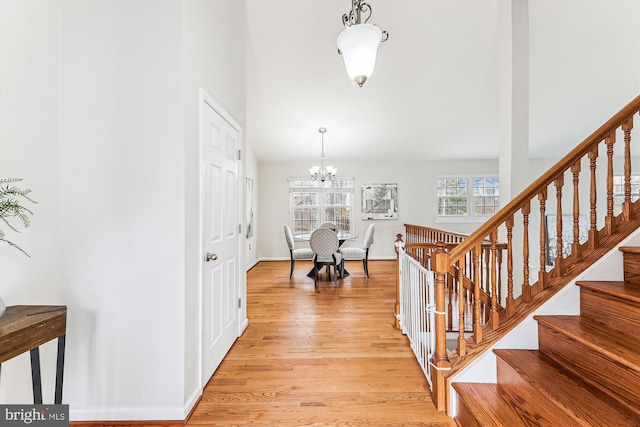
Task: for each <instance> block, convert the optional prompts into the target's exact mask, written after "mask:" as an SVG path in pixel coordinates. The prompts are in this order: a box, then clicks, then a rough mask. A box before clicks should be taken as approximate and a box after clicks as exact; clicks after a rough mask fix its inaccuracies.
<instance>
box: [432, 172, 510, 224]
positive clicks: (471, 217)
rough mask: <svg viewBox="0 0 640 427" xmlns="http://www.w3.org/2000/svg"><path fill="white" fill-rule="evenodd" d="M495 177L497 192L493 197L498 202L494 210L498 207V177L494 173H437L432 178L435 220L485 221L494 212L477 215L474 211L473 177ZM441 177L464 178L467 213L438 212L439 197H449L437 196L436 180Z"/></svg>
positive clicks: (449, 221) (442, 221) (448, 221)
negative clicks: (442, 213) (443, 213)
mask: <svg viewBox="0 0 640 427" xmlns="http://www.w3.org/2000/svg"><path fill="white" fill-rule="evenodd" d="M487 178H491V179H495V180H497V181H498V185H497V189H498V194H497V195H495V197H497V198H498V203H497V205H496V212H497V211H498V210H499V209H500V177H499V176H497V175H495V174H472V175H437V176H436V178H435V180H434V196H435V222H436V223H475V222H478V223H480V222H485V221H486V220H487V219H489V218H491V216H493V215H494V214H495V213H492V214H487V215H478V214H476V213H475V209H474V208H473V207H474V206H475V200H476V196H475V195H474V186H473V181H474V179H487ZM442 179H456V180H461V179H464V180H466V183H467V195H466V198H467V213H466V214H465V215H441V214H440V209H439V205H440V199H443V198H449V197H450V196H439V195H438V181H439V180H442ZM480 197H491V196H480Z"/></svg>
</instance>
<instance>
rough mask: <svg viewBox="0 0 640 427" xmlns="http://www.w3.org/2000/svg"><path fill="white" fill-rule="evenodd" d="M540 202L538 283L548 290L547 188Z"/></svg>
mask: <svg viewBox="0 0 640 427" xmlns="http://www.w3.org/2000/svg"><path fill="white" fill-rule="evenodd" d="M538 201H539V202H540V271H538V283H540V285H541V287H542V289H546V288H547V286H548V284H549V281H548V276H547V269H546V265H547V236H546V233H545V230H546V226H547V225H546V223H545V221H546V209H547V208H546V204H547V188H546V187H545V188H543V189H542V191H541V192H540V194H538Z"/></svg>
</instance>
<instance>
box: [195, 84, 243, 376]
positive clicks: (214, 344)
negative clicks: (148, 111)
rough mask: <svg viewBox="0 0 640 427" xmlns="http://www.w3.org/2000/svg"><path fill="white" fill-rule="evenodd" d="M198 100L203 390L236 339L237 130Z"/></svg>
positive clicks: (238, 232) (237, 286)
mask: <svg viewBox="0 0 640 427" xmlns="http://www.w3.org/2000/svg"><path fill="white" fill-rule="evenodd" d="M206 99H207V98H206V97H205V98H203V102H202V105H201V109H202V111H201V113H202V114H201V125H200V126H201V127H200V145H201V149H202V159H203V170H202V173H203V174H204V176H203V181H202V182H203V199H204V203H203V206H202V209H203V212H202V221H203V224H202V229H203V239H202V241H203V248H202V254H203V260H202V262H203V268H202V322H203V324H202V385H203V386H204V385H205V384H206V383H207V382H208V381H209V379H210V378H211V376H212V375H213V373H214V372H215V370H216V369H217V368H218V365H220V362H222V359H223V358H224V356H225V355H226V354H227V352H228V351H229V349H230V348H231V345H232V344H233V343H234V342H235V340H236V339H237V338H238V331H239V328H238V319H239V312H238V308H237V307H238V296H239V295H238V294H239V277H238V267H239V237H240V230H239V224H240V218H239V214H238V203H239V200H240V199H239V192H240V186H239V183H240V180H239V176H238V173H239V170H240V168H239V160H238V157H239V156H238V150H239V144H240V141H239V140H240V133H239V129H237V128H235V127H234V126H232V125H231V124H230V123H229V122H228V121H227V120H225V119H224V118H223V117H222V116H221V115H220V114H219V113H218V112H217V111H216V110H215V109H214V108H213V107H212V105H217V104H214V103H212V102H211V101H210V102H209V103H208V102H206Z"/></svg>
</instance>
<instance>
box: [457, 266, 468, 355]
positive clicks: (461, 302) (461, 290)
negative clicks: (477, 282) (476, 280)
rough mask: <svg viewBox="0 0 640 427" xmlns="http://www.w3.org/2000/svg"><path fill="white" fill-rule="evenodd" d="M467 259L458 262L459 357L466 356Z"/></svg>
mask: <svg viewBox="0 0 640 427" xmlns="http://www.w3.org/2000/svg"><path fill="white" fill-rule="evenodd" d="M465 269H466V266H465V257H462V258H460V261H458V355H459V356H460V357H464V355H465V354H466V340H465V338H464V323H465V316H464V313H465V312H464V310H465V307H466V305H467V304H466V297H465V295H466V289H465V287H464V286H462V281H463V280H464V277H465V276H464V270H465Z"/></svg>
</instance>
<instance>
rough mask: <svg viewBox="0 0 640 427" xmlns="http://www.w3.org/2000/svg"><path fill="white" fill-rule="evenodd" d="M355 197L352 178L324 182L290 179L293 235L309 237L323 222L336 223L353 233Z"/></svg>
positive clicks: (347, 231) (340, 228) (342, 229)
mask: <svg viewBox="0 0 640 427" xmlns="http://www.w3.org/2000/svg"><path fill="white" fill-rule="evenodd" d="M353 194H354V193H353V178H337V179H336V180H335V181H324V182H322V181H312V180H310V179H305V178H289V206H290V211H291V214H290V215H291V230H292V231H293V236H294V237H301V236H304V235H310V234H311V232H312V231H313V230H315V229H316V228H318V227H319V226H320V224H322V223H324V222H333V223H335V224H336V225H337V226H338V230H339V231H344V232H346V233H350V232H351V226H352V224H353Z"/></svg>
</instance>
